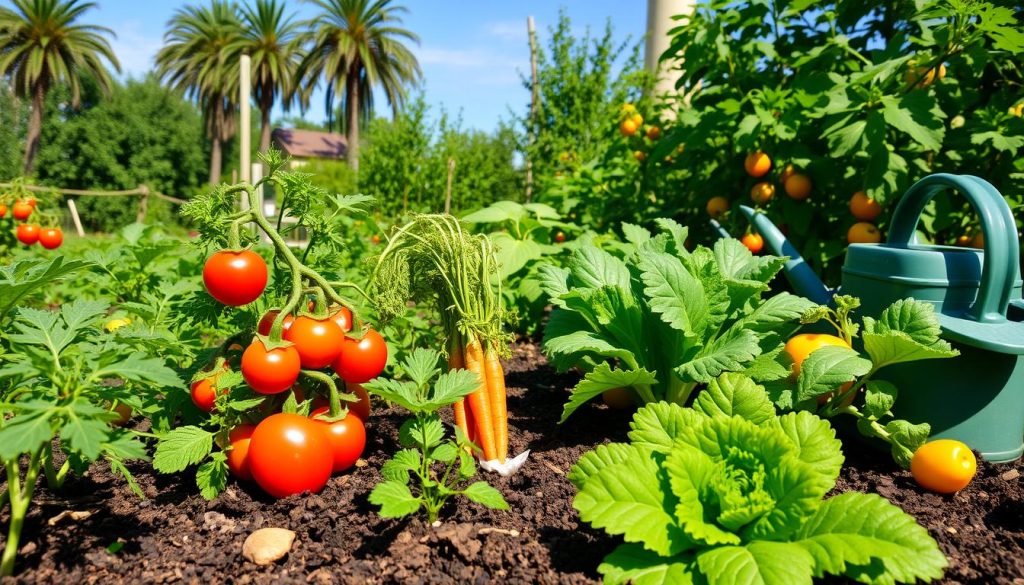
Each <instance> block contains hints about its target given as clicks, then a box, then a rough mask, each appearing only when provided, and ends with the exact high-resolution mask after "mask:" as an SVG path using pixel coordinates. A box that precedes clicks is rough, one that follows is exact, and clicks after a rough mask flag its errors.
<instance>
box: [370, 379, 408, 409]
mask: <svg viewBox="0 0 1024 585" xmlns="http://www.w3.org/2000/svg"><path fill="white" fill-rule="evenodd" d="M363 389H364V390H366V391H367V392H369V393H370V394H376V395H377V396H380V397H381V398H383V399H384V400H386V401H388V402H393V403H395V404H397V405H399V406H401V407H402V408H404V409H406V410H408V411H410V412H418V411H419V408H420V399H419V396H418V395H417V389H416V384H415V383H414V382H408V381H403V380H394V379H392V378H385V377H382V376H378V377H376V378H374V379H373V380H370V381H369V382H366V383H365V384H363Z"/></svg>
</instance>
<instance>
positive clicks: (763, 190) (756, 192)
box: [750, 181, 775, 205]
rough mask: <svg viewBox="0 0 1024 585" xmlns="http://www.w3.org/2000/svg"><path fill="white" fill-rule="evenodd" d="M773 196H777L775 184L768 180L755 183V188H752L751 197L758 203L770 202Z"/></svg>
mask: <svg viewBox="0 0 1024 585" xmlns="http://www.w3.org/2000/svg"><path fill="white" fill-rule="evenodd" d="M772 197H775V185H772V184H771V183H768V182H766V181H763V182H761V183H758V184H756V185H754V188H753V189H751V190H750V198H751V199H753V200H754V203H757V204H758V205H764V204H765V203H768V202H769V201H771V200H772Z"/></svg>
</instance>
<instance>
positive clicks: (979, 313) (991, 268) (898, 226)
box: [889, 173, 1020, 323]
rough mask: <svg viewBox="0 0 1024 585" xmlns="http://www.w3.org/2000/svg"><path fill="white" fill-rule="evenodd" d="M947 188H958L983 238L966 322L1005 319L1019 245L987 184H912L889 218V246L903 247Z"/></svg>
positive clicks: (933, 179)
mask: <svg viewBox="0 0 1024 585" xmlns="http://www.w3.org/2000/svg"><path fill="white" fill-rule="evenodd" d="M945 189H956V190H957V191H958V192H960V193H961V194H963V195H964V196H965V197H967V200H968V201H970V203H971V207H973V208H974V211H975V212H976V213H977V214H978V217H979V218H980V219H981V230H982V233H983V234H984V237H985V263H984V266H983V268H982V271H981V286H980V288H979V289H978V298H977V299H976V300H975V302H974V305H973V306H972V307H971V308H970V309H969V310H968V311H967V315H966V316H967V317H968V318H970V319H973V320H974V321H978V322H981V323H995V322H1001V321H1005V320H1006V309H1007V306H1008V305H1009V303H1010V293H1011V291H1012V289H1013V284H1014V282H1015V281H1016V280H1017V275H1018V273H1019V267H1018V265H1017V262H1018V257H1019V255H1020V244H1019V243H1018V242H1017V226H1016V224H1015V222H1014V220H1013V214H1012V213H1011V212H1010V207H1009V206H1008V205H1007V204H1006V200H1005V199H1003V196H1002V195H1000V194H999V191H998V190H996V188H995V187H993V186H992V185H991V184H990V183H988V182H987V181H985V180H984V179H980V178H978V177H973V176H971V175H951V174H946V173H939V174H935V175H929V176H927V177H925V178H923V179H921V180H920V181H918V182H916V183H914V184H913V186H911V187H910V189H908V190H907V192H906V193H905V194H904V195H903V198H902V199H900V202H899V204H898V205H897V206H896V211H895V212H894V213H893V216H892V224H891V227H890V229H889V243H890V244H894V245H903V246H906V245H908V244H910V241H911V238H912V237H913V235H914V233H915V232H916V231H917V222H918V221H919V220H920V219H921V213H922V212H923V211H924V208H925V206H926V205H928V203H929V202H930V201H931V200H932V198H933V197H935V195H936V194H938V193H939V192H940V191H943V190H945Z"/></svg>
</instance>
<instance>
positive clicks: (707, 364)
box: [676, 327, 761, 383]
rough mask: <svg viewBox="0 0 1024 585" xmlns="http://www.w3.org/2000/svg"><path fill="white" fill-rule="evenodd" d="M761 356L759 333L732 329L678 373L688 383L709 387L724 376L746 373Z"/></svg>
mask: <svg viewBox="0 0 1024 585" xmlns="http://www.w3.org/2000/svg"><path fill="white" fill-rule="evenodd" d="M760 353H761V347H760V345H759V344H758V338H757V334H756V333H754V332H753V331H751V330H749V329H742V328H738V327H733V328H732V329H730V330H729V331H727V332H726V333H725V334H724V335H722V336H721V337H719V338H718V339H716V340H715V341H713V342H712V343H711V344H710V345H706V346H704V347H703V348H702V349H701V350H700V352H698V353H697V355H696V357H694V359H692V360H690V361H689V362H686V363H684V364H682V365H680V366H679V367H677V368H676V372H677V373H678V374H679V376H680V377H681V378H682V379H683V380H685V381H688V382H702V383H710V382H711V380H713V379H714V378H716V377H718V376H720V375H721V374H722V373H723V372H730V371H732V372H736V371H740V370H743V369H744V368H745V367H746V366H747V365H748V364H750V363H751V362H752V361H754V358H756V357H757V356H758V355H759V354H760Z"/></svg>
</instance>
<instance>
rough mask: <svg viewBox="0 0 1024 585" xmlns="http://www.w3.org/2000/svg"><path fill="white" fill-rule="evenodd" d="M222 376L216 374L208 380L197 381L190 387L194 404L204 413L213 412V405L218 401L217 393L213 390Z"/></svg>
mask: <svg viewBox="0 0 1024 585" xmlns="http://www.w3.org/2000/svg"><path fill="white" fill-rule="evenodd" d="M219 377H220V374H214V375H212V376H210V377H208V378H203V379H201V380H196V381H195V382H192V385H191V386H190V389H191V394H192V403H193V404H195V405H196V407H197V408H199V410H201V411H203V412H211V411H213V404H214V402H216V400H217V392H216V391H215V390H214V389H213V385H214V383H216V382H217V378H219Z"/></svg>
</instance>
